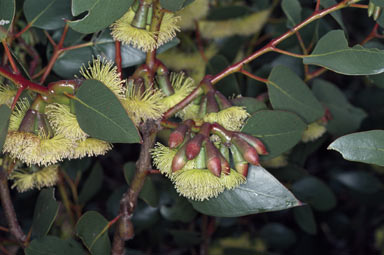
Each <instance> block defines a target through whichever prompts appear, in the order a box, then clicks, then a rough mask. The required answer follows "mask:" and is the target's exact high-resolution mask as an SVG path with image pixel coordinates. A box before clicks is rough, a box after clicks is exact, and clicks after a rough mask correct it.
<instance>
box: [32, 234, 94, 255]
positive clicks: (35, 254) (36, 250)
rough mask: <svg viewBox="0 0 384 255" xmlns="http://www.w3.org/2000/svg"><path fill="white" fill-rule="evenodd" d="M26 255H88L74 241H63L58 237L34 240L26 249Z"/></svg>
mask: <svg viewBox="0 0 384 255" xmlns="http://www.w3.org/2000/svg"><path fill="white" fill-rule="evenodd" d="M25 254H26V255H48V254H50V255H51V254H52V255H53V254H54V255H68V254H70V255H86V254H87V253H86V252H85V251H84V249H83V247H82V246H81V245H80V244H79V243H78V242H76V241H75V240H73V239H67V240H62V239H60V238H58V237H56V236H44V237H42V238H37V239H33V240H32V242H31V243H30V244H29V246H28V247H27V248H26V249H25Z"/></svg>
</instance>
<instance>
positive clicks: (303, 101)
mask: <svg viewBox="0 0 384 255" xmlns="http://www.w3.org/2000/svg"><path fill="white" fill-rule="evenodd" d="M268 94H269V98H270V100H271V104H272V107H273V109H275V110H287V111H292V112H294V113H296V114H297V115H299V116H300V117H302V118H303V119H304V120H305V121H306V122H307V123H311V122H314V121H315V120H317V119H319V118H320V117H321V116H323V114H324V109H323V107H322V106H321V104H320V103H319V101H318V100H317V99H316V98H315V96H314V95H313V94H312V92H311V90H310V89H309V88H308V86H307V84H305V83H304V82H303V80H301V79H300V77H298V76H297V75H296V74H295V73H294V72H292V71H291V70H290V69H289V68H287V67H285V66H275V67H274V68H273V69H272V71H271V74H270V75H269V78H268Z"/></svg>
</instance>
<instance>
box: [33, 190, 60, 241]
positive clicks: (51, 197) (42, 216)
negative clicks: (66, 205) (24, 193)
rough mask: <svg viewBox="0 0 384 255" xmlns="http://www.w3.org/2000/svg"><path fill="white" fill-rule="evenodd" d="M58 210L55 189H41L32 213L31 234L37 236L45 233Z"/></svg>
mask: <svg viewBox="0 0 384 255" xmlns="http://www.w3.org/2000/svg"><path fill="white" fill-rule="evenodd" d="M58 212H59V203H58V202H57V201H56V199H55V190H54V189H53V188H49V189H43V190H41V191H40V194H39V196H38V198H37V201H36V204H35V212H34V213H33V222H32V234H33V235H34V236H37V237H42V236H45V235H47V234H48V232H49V229H50V228H51V227H52V224H53V222H54V221H55V219H56V216H57V213H58Z"/></svg>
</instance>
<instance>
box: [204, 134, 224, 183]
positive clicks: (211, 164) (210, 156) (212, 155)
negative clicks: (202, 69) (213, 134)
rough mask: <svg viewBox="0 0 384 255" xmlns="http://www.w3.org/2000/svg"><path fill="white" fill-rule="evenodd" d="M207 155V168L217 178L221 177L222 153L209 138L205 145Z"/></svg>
mask: <svg viewBox="0 0 384 255" xmlns="http://www.w3.org/2000/svg"><path fill="white" fill-rule="evenodd" d="M204 148H205V155H206V162H207V163H206V164H207V168H208V170H209V171H211V173H212V174H213V175H215V176H217V177H220V175H221V160H220V156H219V155H220V152H219V150H218V149H217V148H216V147H215V145H213V143H212V142H211V141H210V140H209V138H206V140H205V144H204Z"/></svg>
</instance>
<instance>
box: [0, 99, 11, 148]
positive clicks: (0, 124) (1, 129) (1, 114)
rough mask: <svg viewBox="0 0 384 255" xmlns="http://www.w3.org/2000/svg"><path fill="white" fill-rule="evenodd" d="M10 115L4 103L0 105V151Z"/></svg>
mask: <svg viewBox="0 0 384 255" xmlns="http://www.w3.org/2000/svg"><path fill="white" fill-rule="evenodd" d="M10 117H11V109H9V107H8V106H6V105H5V104H2V105H0V151H1V150H2V148H3V145H4V142H5V138H6V137H7V133H8V123H9V118H10Z"/></svg>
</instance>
